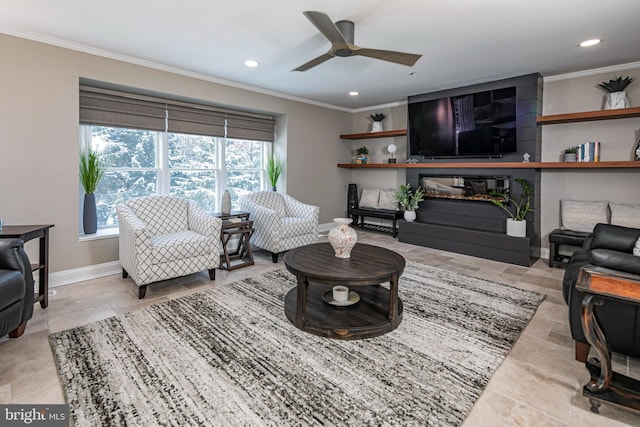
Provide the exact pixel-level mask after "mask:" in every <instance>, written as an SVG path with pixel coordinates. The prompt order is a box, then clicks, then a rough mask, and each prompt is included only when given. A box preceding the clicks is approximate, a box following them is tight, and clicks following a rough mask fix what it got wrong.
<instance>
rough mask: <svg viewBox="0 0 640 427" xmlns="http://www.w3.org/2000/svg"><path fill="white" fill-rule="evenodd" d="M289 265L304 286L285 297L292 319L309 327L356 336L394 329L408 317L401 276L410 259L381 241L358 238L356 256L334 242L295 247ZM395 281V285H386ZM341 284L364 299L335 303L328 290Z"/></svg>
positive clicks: (349, 337) (339, 335)
mask: <svg viewBox="0 0 640 427" xmlns="http://www.w3.org/2000/svg"><path fill="white" fill-rule="evenodd" d="M284 264H285V266H286V267H287V270H289V271H290V272H291V273H293V274H295V276H296V279H297V281H298V285H297V286H296V287H295V288H293V289H291V290H290V291H289V292H288V293H287V296H286V298H285V304H284V311H285V314H286V315H287V318H288V319H289V320H290V321H291V322H293V324H294V325H295V326H296V327H297V328H298V329H301V330H303V331H307V332H310V333H312V334H315V335H320V336H323V337H329V338H338V339H343V340H352V339H360V338H371V337H376V336H379V335H382V334H385V333H387V332H390V331H392V330H394V329H395V328H397V327H398V325H399V324H400V322H401V321H402V311H403V307H402V301H401V300H400V298H398V279H399V278H400V275H401V274H402V272H403V271H404V266H405V260H404V258H403V257H402V256H401V255H399V254H397V253H395V252H393V251H390V250H388V249H385V248H381V247H379V246H372V245H366V244H362V243H358V244H356V245H355V246H354V248H353V250H352V251H351V258H346V259H343V258H337V257H336V256H335V255H334V252H333V248H332V247H331V245H330V244H329V243H317V244H314V245H308V246H302V247H299V248H296V249H292V250H290V251H289V252H287V253H286V254H285V256H284ZM385 282H389V288H386V287H384V286H380V284H381V283H385ZM335 285H344V286H347V287H348V288H349V290H350V291H355V292H356V293H357V294H358V296H359V297H360V299H359V301H358V302H356V303H354V304H353V305H349V306H335V305H331V304H329V303H327V302H326V301H325V300H323V295H324V294H325V293H327V292H330V291H331V289H332V287H333V286H335Z"/></svg>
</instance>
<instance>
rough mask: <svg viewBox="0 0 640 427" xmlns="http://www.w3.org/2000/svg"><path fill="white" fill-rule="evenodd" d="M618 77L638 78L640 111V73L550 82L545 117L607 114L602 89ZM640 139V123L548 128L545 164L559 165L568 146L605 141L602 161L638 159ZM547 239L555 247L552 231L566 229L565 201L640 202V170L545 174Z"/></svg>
mask: <svg viewBox="0 0 640 427" xmlns="http://www.w3.org/2000/svg"><path fill="white" fill-rule="evenodd" d="M617 76H623V77H625V76H631V77H634V78H635V79H636V81H635V82H633V83H632V84H631V85H630V86H629V87H628V89H627V92H628V96H629V101H630V103H631V106H633V107H637V106H640V68H635V69H631V70H625V71H615V72H609V73H604V74H597V75H591V76H585V77H577V78H571V79H562V80H557V81H545V84H544V97H543V104H542V105H543V110H542V111H543V114H544V115H550V114H562V113H574V112H580V111H595V110H601V109H602V101H603V95H604V92H603V91H602V90H601V89H599V88H597V87H596V85H597V84H598V83H600V82H603V81H608V80H609V79H612V78H614V77H617ZM639 140H640V118H631V119H617V120H603V121H595V122H584V123H571V124H557V125H545V126H543V127H542V161H545V162H554V161H559V160H560V156H561V153H562V152H563V150H564V149H565V148H567V147H571V146H576V145H579V144H582V143H584V142H588V141H600V142H601V143H602V144H601V160H602V161H607V160H632V159H633V151H634V150H635V147H636V145H637V143H638V141H639ZM541 184H542V193H541V195H542V200H541V204H542V218H541V234H542V246H543V248H545V249H547V250H548V248H549V232H551V231H552V230H553V229H554V228H557V227H558V226H559V225H560V199H562V198H566V199H573V200H609V201H612V202H617V203H640V190H639V189H638V188H639V185H640V171H639V170H638V169H582V170H550V169H547V170H543V171H542V177H541Z"/></svg>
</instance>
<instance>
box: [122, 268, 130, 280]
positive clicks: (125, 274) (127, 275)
mask: <svg viewBox="0 0 640 427" xmlns="http://www.w3.org/2000/svg"><path fill="white" fill-rule="evenodd" d="M127 277H129V273H127V270H125V269H124V268H123V269H122V278H123V279H126V278H127Z"/></svg>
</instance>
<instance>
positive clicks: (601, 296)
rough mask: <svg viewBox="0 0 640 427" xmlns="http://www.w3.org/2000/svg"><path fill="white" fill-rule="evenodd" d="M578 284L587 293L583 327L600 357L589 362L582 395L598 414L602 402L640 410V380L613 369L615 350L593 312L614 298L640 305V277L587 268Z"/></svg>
mask: <svg viewBox="0 0 640 427" xmlns="http://www.w3.org/2000/svg"><path fill="white" fill-rule="evenodd" d="M575 286H576V289H578V290H580V291H582V292H584V293H585V296H584V298H583V300H582V309H581V321H582V330H583V331H584V335H585V337H586V338H587V341H588V342H589V344H591V345H592V346H593V348H594V350H595V351H596V353H597V356H598V357H597V358H591V359H589V360H588V361H587V363H586V367H587V369H588V370H589V373H590V374H591V380H590V381H589V382H588V383H587V384H585V386H584V387H583V388H582V395H583V396H585V397H588V398H589V402H590V403H591V411H592V412H595V413H598V412H599V411H598V408H599V407H600V404H601V402H608V403H612V404H614V405H618V406H624V407H626V408H629V409H631V410H633V411H635V412H640V381H638V380H636V379H633V378H629V377H627V376H625V375H622V374H619V373H617V372H613V370H612V369H611V349H610V347H609V343H608V342H607V337H606V336H605V335H604V332H603V331H602V328H601V327H600V325H599V324H598V319H597V318H596V316H595V315H594V312H593V308H594V306H601V305H604V304H606V302H607V301H608V300H611V299H617V300H621V301H626V302H629V303H632V304H640V280H639V279H638V276H633V275H625V274H624V273H621V272H619V271H614V270H609V269H605V268H597V267H596V268H583V269H582V270H580V273H579V276H578V281H577V283H576V285H575Z"/></svg>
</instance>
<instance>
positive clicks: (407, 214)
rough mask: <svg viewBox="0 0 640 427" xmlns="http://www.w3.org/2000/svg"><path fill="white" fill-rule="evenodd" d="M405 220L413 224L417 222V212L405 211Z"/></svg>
mask: <svg viewBox="0 0 640 427" xmlns="http://www.w3.org/2000/svg"><path fill="white" fill-rule="evenodd" d="M404 220H405V221H407V222H413V221H415V220H416V211H404Z"/></svg>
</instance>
